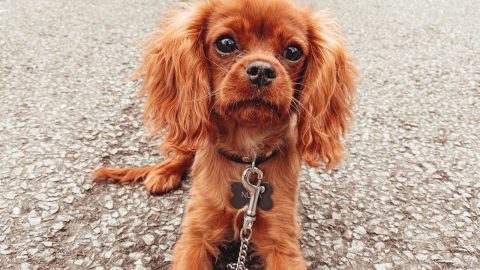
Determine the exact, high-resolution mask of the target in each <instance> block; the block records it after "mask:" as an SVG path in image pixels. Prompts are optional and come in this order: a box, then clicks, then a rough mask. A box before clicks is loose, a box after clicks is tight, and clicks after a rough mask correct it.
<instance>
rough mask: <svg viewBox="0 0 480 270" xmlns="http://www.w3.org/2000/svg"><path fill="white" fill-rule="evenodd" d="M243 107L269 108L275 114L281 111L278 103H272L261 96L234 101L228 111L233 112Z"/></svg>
mask: <svg viewBox="0 0 480 270" xmlns="http://www.w3.org/2000/svg"><path fill="white" fill-rule="evenodd" d="M243 108H252V109H257V108H258V109H268V110H271V111H272V112H273V113H275V114H279V113H280V108H279V106H278V105H276V104H274V103H271V102H268V101H266V100H263V99H259V98H257V99H248V100H241V101H237V102H234V103H232V104H230V105H228V106H227V108H226V111H227V112H233V111H237V110H239V109H243Z"/></svg>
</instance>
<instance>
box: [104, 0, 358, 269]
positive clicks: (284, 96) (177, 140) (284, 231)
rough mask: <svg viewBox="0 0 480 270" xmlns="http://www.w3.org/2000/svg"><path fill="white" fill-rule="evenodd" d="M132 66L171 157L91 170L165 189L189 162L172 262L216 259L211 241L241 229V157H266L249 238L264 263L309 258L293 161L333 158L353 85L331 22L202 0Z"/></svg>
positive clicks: (204, 264) (283, 9)
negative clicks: (262, 199) (263, 189)
mask: <svg viewBox="0 0 480 270" xmlns="http://www.w3.org/2000/svg"><path fill="white" fill-rule="evenodd" d="M139 74H140V76H142V77H143V79H144V80H143V87H142V92H143V93H144V94H146V95H147V101H146V105H145V118H146V120H148V122H149V123H150V125H151V127H152V128H153V129H154V132H156V133H157V134H160V133H161V130H162V129H163V128H166V134H165V138H164V141H163V143H162V147H161V149H162V151H163V152H164V154H165V156H166V160H165V161H163V162H162V163H160V164H156V165H153V166H151V167H145V168H101V169H99V170H98V171H97V172H96V179H99V180H100V179H105V178H110V179H114V180H118V181H119V182H131V181H136V180H140V179H144V180H145V185H146V187H147V189H148V190H149V191H150V192H152V193H164V192H167V191H169V190H172V189H174V188H177V187H178V186H179V185H180V181H181V175H182V173H183V172H184V171H185V170H186V169H188V168H189V167H191V168H192V171H191V175H192V179H193V187H192V191H191V193H192V198H191V200H190V202H189V203H188V206H187V209H186V213H185V217H184V219H183V224H182V226H183V233H182V236H181V238H180V240H179V241H178V243H177V244H176V245H175V248H174V263H173V269H201V270H203V269H211V268H212V260H214V258H215V257H217V256H218V255H219V249H218V247H219V246H220V245H222V243H224V242H225V241H229V240H232V239H238V237H239V229H240V228H241V225H242V218H243V215H242V213H243V210H244V208H243V210H242V209H241V210H238V209H236V208H234V207H233V206H232V203H231V201H230V199H231V197H232V192H231V184H232V182H234V181H239V180H240V178H241V175H242V172H243V170H244V169H245V167H246V165H245V164H242V163H240V162H238V160H236V159H237V158H236V157H244V159H245V160H247V161H248V160H252V159H253V157H255V156H257V157H263V158H264V159H265V161H264V162H263V163H262V164H261V165H258V167H259V168H260V169H261V170H262V171H263V172H264V181H268V182H269V184H270V185H271V186H272V188H273V193H272V200H273V208H272V209H270V210H268V211H264V210H262V209H258V210H257V220H256V222H255V224H254V227H253V231H254V233H253V237H252V240H251V242H252V245H253V246H254V248H255V250H256V252H257V253H258V254H259V255H260V256H261V258H262V260H263V262H264V265H265V268H266V269H305V268H306V266H305V262H304V259H303V256H302V253H301V250H300V246H299V240H298V239H299V228H298V225H297V221H296V202H297V192H296V191H297V187H298V176H299V171H300V164H301V161H302V160H304V161H306V162H307V163H308V164H310V165H312V166H319V165H320V164H321V163H322V162H323V163H325V164H326V165H327V167H328V168H331V167H333V166H334V165H335V164H337V163H338V162H339V160H340V158H341V156H342V153H343V147H342V144H341V141H340V140H341V137H342V135H343V134H344V132H345V130H346V128H347V124H348V119H349V117H350V115H351V105H352V97H353V94H354V90H355V85H354V80H353V79H354V76H355V69H354V67H353V65H352V62H351V58H350V56H349V55H348V53H347V51H346V47H345V43H344V40H343V38H342V36H341V34H340V33H339V32H338V29H337V27H336V26H335V24H334V23H332V21H331V20H330V19H329V18H328V17H327V16H326V15H324V14H323V15H318V16H314V15H312V14H311V13H310V12H309V11H308V10H304V9H300V8H298V7H296V6H294V5H293V3H291V2H290V1H286V0H263V1H257V0H211V1H207V2H205V3H201V4H198V5H196V6H194V7H191V8H189V9H188V10H187V11H184V12H181V13H179V14H178V15H177V16H175V17H173V18H172V19H171V20H170V21H169V22H167V23H166V25H165V26H164V27H162V30H160V31H158V32H155V33H153V34H152V36H151V37H150V39H149V40H148V48H147V50H146V53H145V56H144V59H143V62H142V64H141V67H140V70H139ZM272 153H273V154H272ZM235 160H236V161H235Z"/></svg>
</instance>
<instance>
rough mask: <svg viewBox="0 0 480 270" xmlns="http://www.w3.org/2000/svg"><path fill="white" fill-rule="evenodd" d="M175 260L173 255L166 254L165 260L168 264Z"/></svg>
mask: <svg viewBox="0 0 480 270" xmlns="http://www.w3.org/2000/svg"><path fill="white" fill-rule="evenodd" d="M172 260H173V256H172V254H165V260H164V261H166V262H171V261H172Z"/></svg>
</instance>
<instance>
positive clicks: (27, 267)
mask: <svg viewBox="0 0 480 270" xmlns="http://www.w3.org/2000/svg"><path fill="white" fill-rule="evenodd" d="M20 270H30V264H29V263H28V262H24V263H22V264H20Z"/></svg>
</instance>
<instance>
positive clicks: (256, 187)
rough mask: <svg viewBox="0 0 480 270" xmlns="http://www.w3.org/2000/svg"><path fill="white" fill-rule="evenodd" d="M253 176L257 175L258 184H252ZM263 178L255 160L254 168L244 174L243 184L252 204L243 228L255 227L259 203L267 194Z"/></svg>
mask: <svg viewBox="0 0 480 270" xmlns="http://www.w3.org/2000/svg"><path fill="white" fill-rule="evenodd" d="M252 174H256V175H257V180H258V181H257V183H256V184H252V183H251V182H250V176H251V175H252ZM262 178H263V172H262V171H261V170H260V169H259V168H257V167H255V160H254V161H253V162H252V166H250V167H247V168H246V169H245V170H244V171H243V174H242V184H243V187H244V188H245V189H246V190H247V192H248V193H249V194H250V202H249V203H248V208H247V212H246V214H245V217H244V221H243V226H244V228H248V229H251V228H252V227H253V222H254V221H255V219H256V212H257V203H258V198H259V197H260V194H262V193H263V192H265V187H264V186H262V185H261V184H262Z"/></svg>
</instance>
